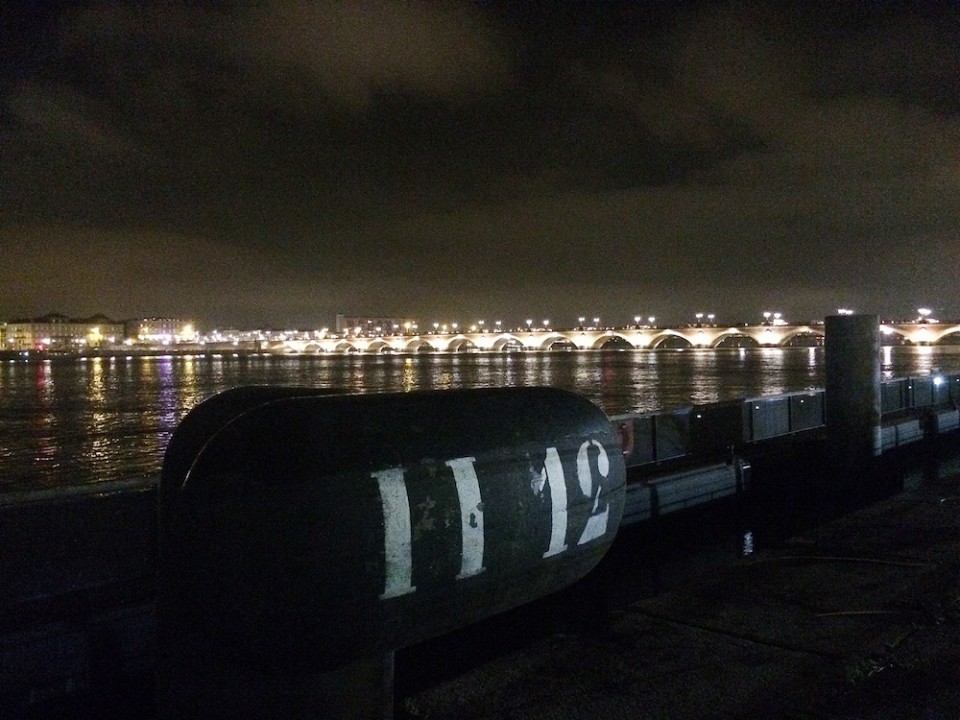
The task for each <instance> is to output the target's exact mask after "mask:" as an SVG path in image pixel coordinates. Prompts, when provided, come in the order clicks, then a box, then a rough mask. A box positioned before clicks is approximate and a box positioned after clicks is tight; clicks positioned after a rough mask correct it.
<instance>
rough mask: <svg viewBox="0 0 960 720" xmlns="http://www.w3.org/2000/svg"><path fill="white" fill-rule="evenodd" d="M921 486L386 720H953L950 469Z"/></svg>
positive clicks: (913, 481) (958, 581)
mask: <svg viewBox="0 0 960 720" xmlns="http://www.w3.org/2000/svg"><path fill="white" fill-rule="evenodd" d="M926 475H927V476H926V477H922V476H921V475H920V474H918V475H916V476H914V477H912V478H911V477H910V476H909V475H908V477H907V480H906V483H905V484H906V486H907V487H906V489H905V490H904V492H901V493H899V494H897V495H895V496H893V497H890V498H888V499H885V500H882V501H880V502H877V503H875V504H873V505H870V506H869V507H866V508H865V509H862V510H859V511H857V512H854V513H852V514H849V515H846V516H844V517H841V518H840V519H837V520H835V521H833V522H829V523H827V524H825V525H822V526H820V527H817V528H816V529H812V530H807V531H803V532H801V533H799V534H797V535H795V536H794V537H792V538H790V539H789V541H788V542H787V543H786V544H785V545H784V546H783V547H781V548H778V549H776V550H766V551H759V552H757V553H754V554H750V555H747V556H744V557H742V558H741V559H740V560H738V561H736V562H734V563H733V564H730V565H726V566H724V567H721V568H716V569H713V570H708V571H707V572H705V573H703V574H701V575H698V576H695V577H691V578H689V579H687V580H686V581H684V582H683V583H681V584H680V585H679V586H677V587H675V588H673V589H672V590H670V591H668V592H665V593H662V594H658V595H655V596H653V597H649V598H646V599H642V600H639V601H636V602H632V603H630V604H629V605H627V606H626V607H625V608H622V609H619V610H616V611H613V612H608V613H607V614H606V617H605V619H604V621H603V622H601V623H599V624H597V623H592V624H590V627H585V628H584V629H583V630H574V631H572V632H566V633H562V634H553V635H550V636H548V637H544V638H541V639H539V640H537V641H536V642H534V643H533V644H531V645H529V646H527V647H524V648H522V649H519V650H517V651H516V652H512V653H509V654H506V655H503V656H501V657H498V658H495V659H493V660H491V661H489V662H487V663H485V664H483V665H481V666H478V667H475V668H473V669H471V670H469V671H467V672H464V673H462V674H460V675H458V676H457V677H454V678H451V679H448V680H446V681H444V682H441V683H439V684H436V685H435V686H433V687H429V688H426V689H423V690H420V691H418V692H415V693H413V694H411V695H409V696H406V697H403V698H400V699H399V701H398V717H409V718H431V720H441V719H446V718H451V719H452V718H457V719H458V720H469V719H472V718H476V719H478V720H479V719H480V718H483V719H484V720H493V719H503V720H506V719H507V718H511V719H514V718H529V719H531V720H532V719H534V718H537V719H539V718H582V719H583V720H602V719H605V718H650V719H654V718H671V719H672V720H677V719H678V718H691V719H692V718H697V719H702V718H831V719H840V718H843V719H848V718H849V719H851V720H852V719H853V718H857V719H867V718H869V719H875V720H886V719H888V718H889V719H890V720H894V719H895V718H896V719H898V720H899V719H903V718H937V719H939V718H944V719H946V718H957V717H960V492H958V489H960V464H958V463H957V462H956V460H953V461H951V462H948V463H944V464H941V466H940V471H939V472H938V473H936V474H935V475H934V476H933V477H931V472H930V471H929V469H928V471H927V473H926ZM865 480H869V478H865ZM598 613H600V614H602V613H603V610H602V608H598Z"/></svg>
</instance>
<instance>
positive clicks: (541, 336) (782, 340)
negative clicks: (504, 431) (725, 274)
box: [266, 323, 960, 354]
mask: <svg viewBox="0 0 960 720" xmlns="http://www.w3.org/2000/svg"><path fill="white" fill-rule="evenodd" d="M880 329H881V331H882V332H883V334H884V335H886V336H888V337H890V340H891V341H893V339H894V336H896V337H897V338H899V340H897V342H908V343H912V344H915V345H934V344H936V343H937V342H939V341H941V340H942V339H944V338H945V337H947V336H949V335H953V334H957V333H960V324H950V323H896V324H882V325H881V326H880ZM823 334H824V330H823V324H822V323H815V324H813V325H771V324H762V325H736V326H728V327H725V326H712V325H711V326H705V325H704V326H688V325H684V326H677V327H657V328H648V327H642V326H641V327H636V326H631V327H625V328H599V329H597V328H574V329H569V330H555V329H549V328H541V329H538V328H532V329H529V330H528V329H521V330H512V331H506V330H505V331H485V332H455V333H443V332H434V333H421V334H394V335H389V334H386V335H330V336H327V337H321V338H312V339H308V340H294V339H291V340H284V341H281V342H276V343H273V344H271V345H270V346H268V347H267V348H266V349H267V350H269V351H272V352H280V353H313V354H318V353H350V352H366V353H384V352H386V353H390V352H394V353H415V352H469V351H473V352H509V351H545V350H599V349H600V348H603V347H606V346H610V347H622V348H629V347H632V348H651V349H652V348H657V347H663V346H673V347H677V346H686V347H703V348H715V347H720V346H721V345H724V344H739V345H755V346H760V347H783V346H785V345H789V344H791V343H794V342H797V341H798V340H799V339H800V338H805V339H807V340H808V342H809V341H813V342H817V341H818V339H819V338H822V337H823Z"/></svg>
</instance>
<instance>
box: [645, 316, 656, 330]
mask: <svg viewBox="0 0 960 720" xmlns="http://www.w3.org/2000/svg"><path fill="white" fill-rule="evenodd" d="M647 322H648V323H650V327H653V326H654V325H656V323H657V319H656V318H655V317H654V316H653V315H651V316H650V317H648V318H647Z"/></svg>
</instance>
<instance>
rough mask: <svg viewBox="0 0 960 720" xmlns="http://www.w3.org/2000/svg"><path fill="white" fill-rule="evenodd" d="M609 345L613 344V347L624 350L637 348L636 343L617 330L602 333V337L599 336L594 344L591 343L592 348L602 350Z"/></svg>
mask: <svg viewBox="0 0 960 720" xmlns="http://www.w3.org/2000/svg"><path fill="white" fill-rule="evenodd" d="M608 345H612V346H613V347H612V348H611V349H617V348H621V349H624V350H627V349H630V350H634V349H636V345H634V344H633V343H632V342H630V341H629V340H627V338H626V337H624V336H623V335H622V334H620V333H617V332H605V333H604V334H603V335H601V336H600V337H598V338H597V339H596V340H594V341H593V345H591V349H592V350H601V349H603V348H605V347H607V346H608Z"/></svg>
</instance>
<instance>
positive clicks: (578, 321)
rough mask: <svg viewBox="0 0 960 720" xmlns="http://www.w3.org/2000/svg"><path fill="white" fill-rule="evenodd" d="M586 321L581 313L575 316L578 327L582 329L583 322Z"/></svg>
mask: <svg viewBox="0 0 960 720" xmlns="http://www.w3.org/2000/svg"><path fill="white" fill-rule="evenodd" d="M584 322H586V318H585V317H584V316H583V315H581V316H580V317H578V318H577V323H578V324H579V325H580V329H581V330H583V323H584Z"/></svg>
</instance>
